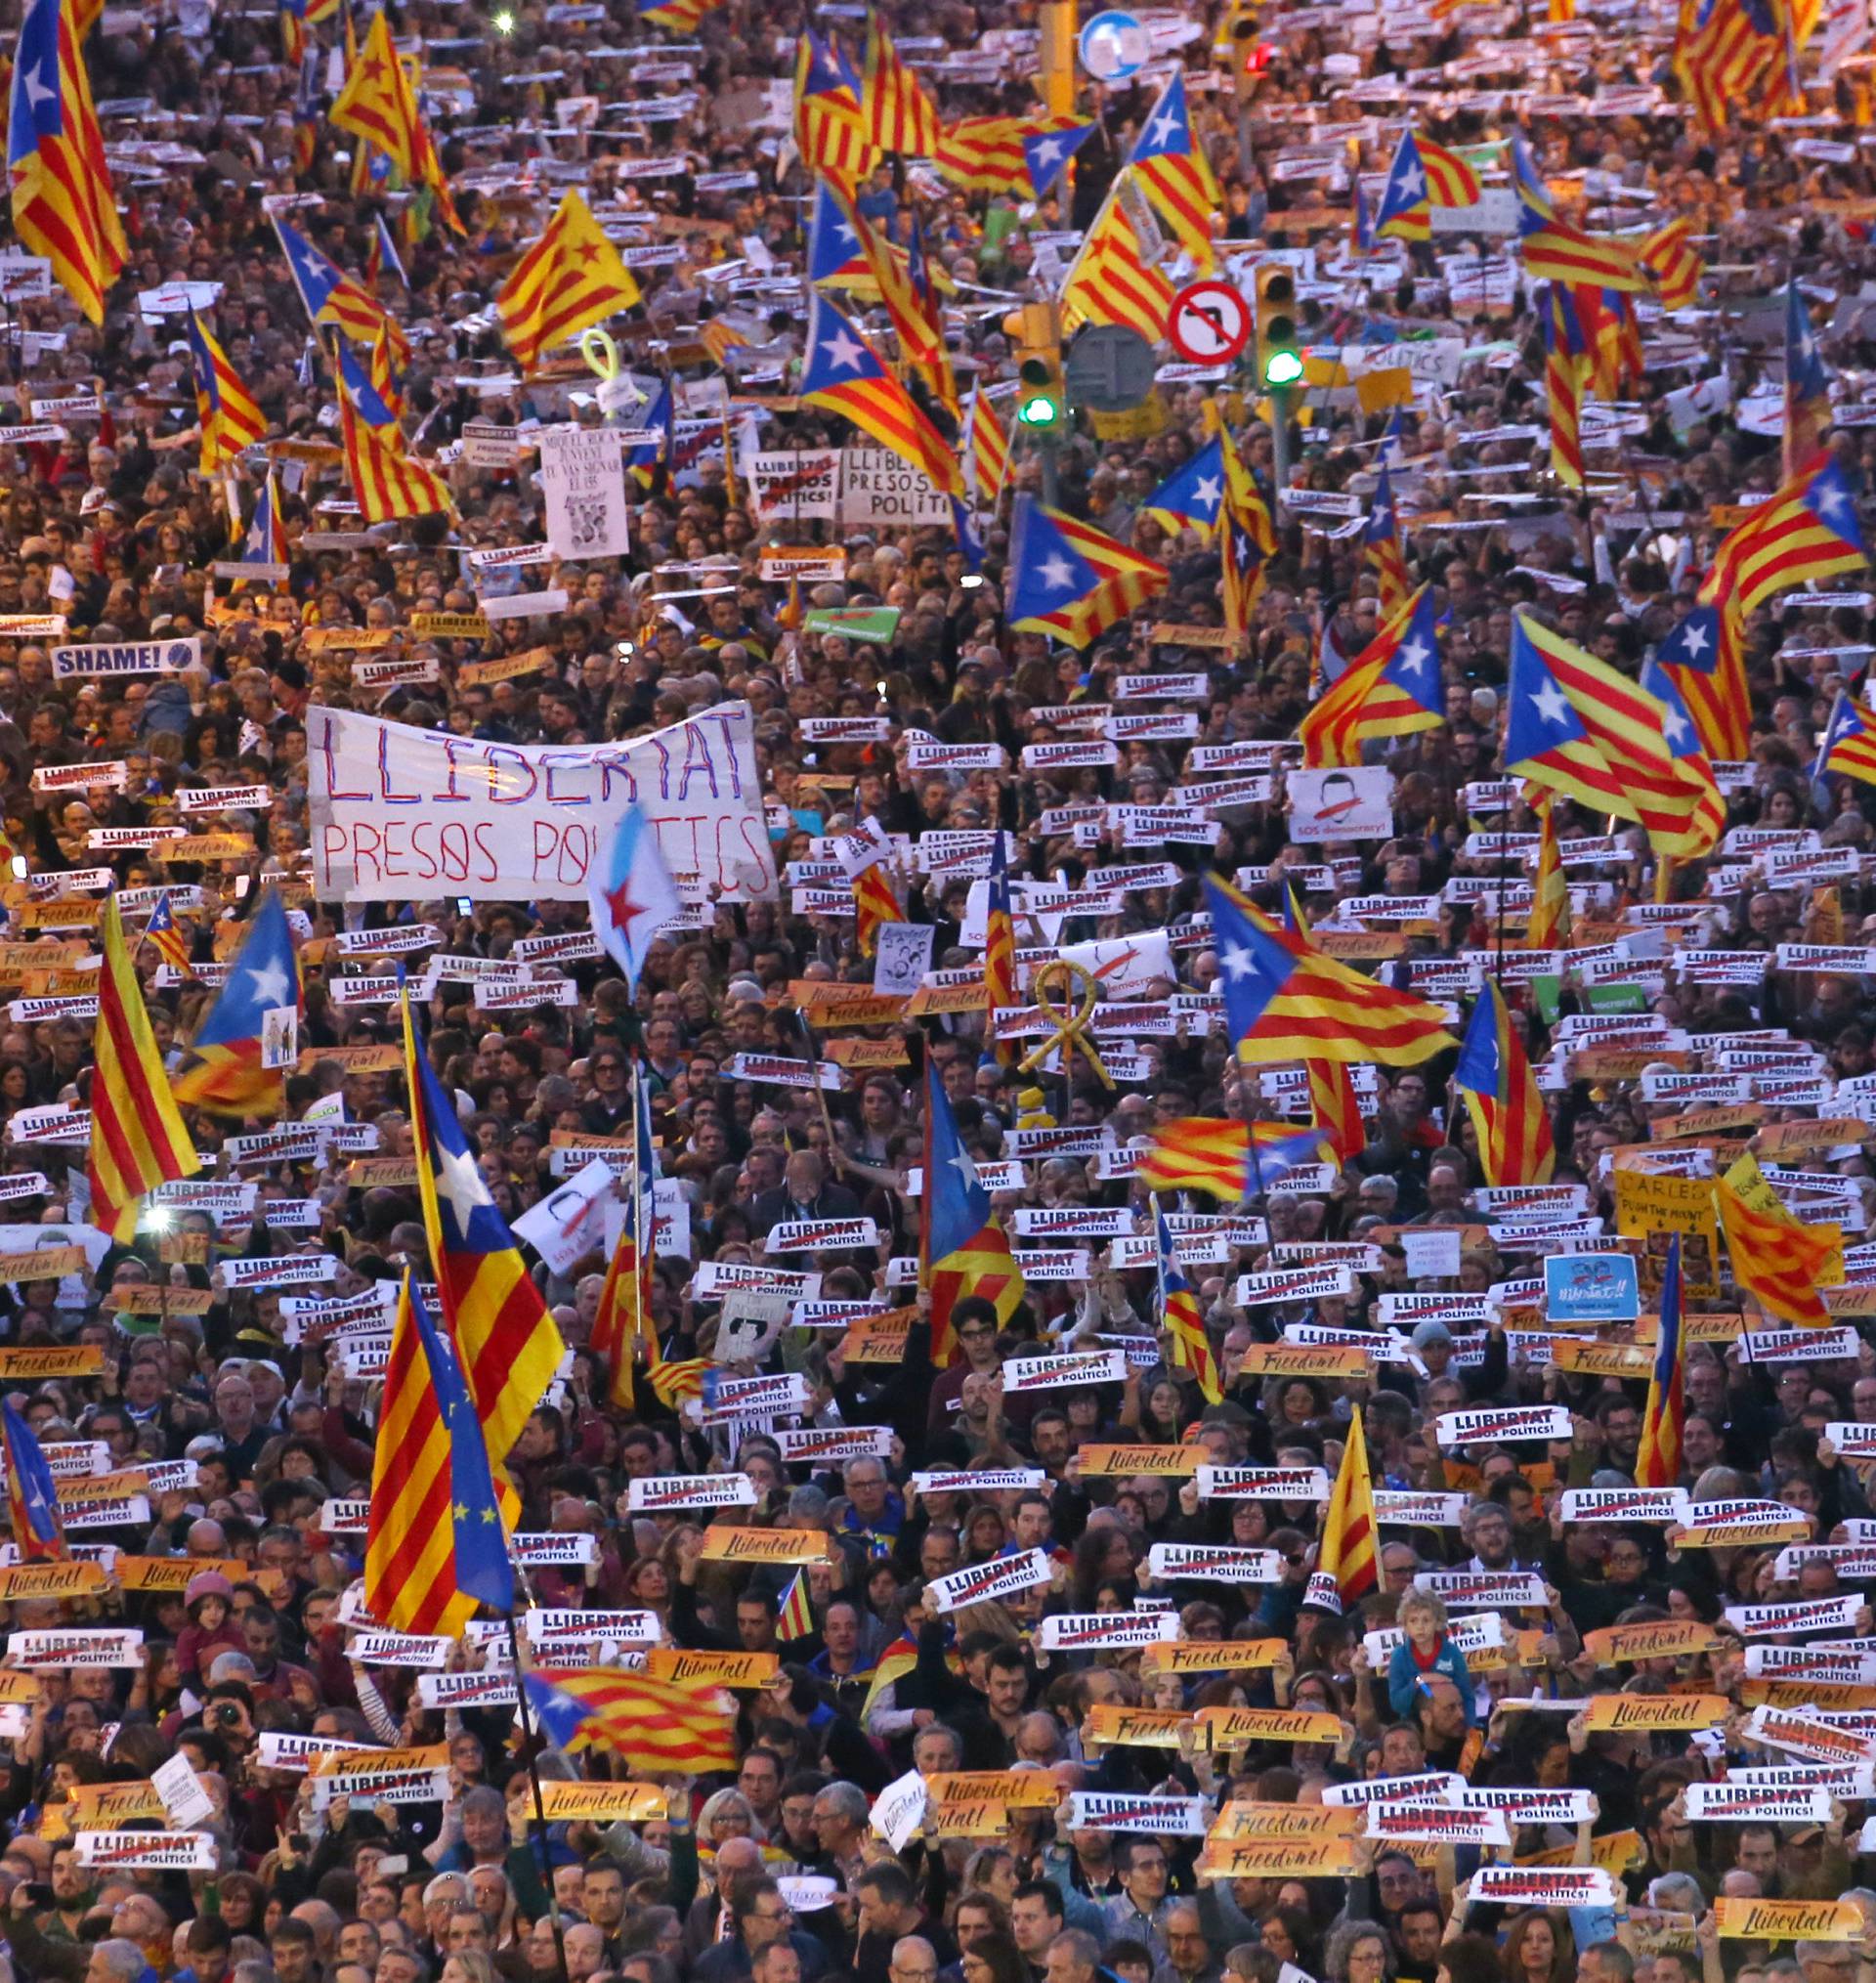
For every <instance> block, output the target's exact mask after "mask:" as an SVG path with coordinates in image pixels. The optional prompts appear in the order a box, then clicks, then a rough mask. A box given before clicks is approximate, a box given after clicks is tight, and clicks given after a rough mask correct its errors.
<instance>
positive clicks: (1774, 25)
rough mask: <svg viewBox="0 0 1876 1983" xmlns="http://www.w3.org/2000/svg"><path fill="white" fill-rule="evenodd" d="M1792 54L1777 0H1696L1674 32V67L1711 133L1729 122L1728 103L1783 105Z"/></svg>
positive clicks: (1771, 107) (1756, 106)
mask: <svg viewBox="0 0 1876 1983" xmlns="http://www.w3.org/2000/svg"><path fill="white" fill-rule="evenodd" d="M1790 60H1791V56H1790V54H1789V44H1788V42H1787V39H1786V29H1785V22H1784V21H1783V19H1782V18H1781V13H1780V9H1779V8H1778V6H1777V5H1776V4H1775V0H1697V4H1696V5H1693V6H1691V7H1687V8H1684V10H1683V18H1682V22H1681V24H1680V25H1679V26H1678V27H1677V29H1676V32H1675V38H1674V57H1673V63H1674V72H1675V74H1676V76H1677V77H1679V79H1680V82H1681V87H1682V89H1683V90H1684V92H1685V93H1686V98H1687V102H1688V103H1689V104H1691V105H1692V106H1693V113H1694V116H1695V118H1696V120H1697V121H1698V123H1699V125H1700V127H1701V129H1702V130H1703V131H1704V132H1706V133H1707V134H1708V135H1709V136H1717V135H1718V134H1719V133H1721V132H1723V131H1724V130H1725V129H1726V128H1727V121H1728V110H1729V107H1730V106H1733V105H1740V106H1744V105H1751V106H1752V108H1754V110H1755V111H1757V110H1762V109H1763V110H1764V111H1776V110H1778V109H1780V108H1783V105H1784V101H1785V89H1784V75H1785V71H1786V66H1787V64H1788V62H1789V61H1790Z"/></svg>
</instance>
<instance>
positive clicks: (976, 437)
mask: <svg viewBox="0 0 1876 1983" xmlns="http://www.w3.org/2000/svg"><path fill="white" fill-rule="evenodd" d="M959 452H960V453H962V455H963V459H964V487H965V489H966V490H967V491H968V492H969V495H970V499H971V501H973V502H974V503H976V504H977V505H978V506H979V507H980V508H983V509H991V508H994V507H995V506H996V502H997V498H998V497H999V496H1002V493H1003V484H1004V483H1005V482H1006V481H1008V479H1009V436H1008V435H1007V434H1006V433H1004V431H1003V427H1002V421H1000V420H999V419H998V417H997V410H996V408H995V407H993V406H992V405H991V404H990V402H989V401H988V400H987V399H986V398H985V397H984V389H983V387H982V386H981V385H980V386H978V387H976V388H975V389H974V390H973V392H972V393H971V396H970V402H969V404H968V406H967V407H966V408H965V409H964V439H963V446H962V448H961V449H960V451H959Z"/></svg>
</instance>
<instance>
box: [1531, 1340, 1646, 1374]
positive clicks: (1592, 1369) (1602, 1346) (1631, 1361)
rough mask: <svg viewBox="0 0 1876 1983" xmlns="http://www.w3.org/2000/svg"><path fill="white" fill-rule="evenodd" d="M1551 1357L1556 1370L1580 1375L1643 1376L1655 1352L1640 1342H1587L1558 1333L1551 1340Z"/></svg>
mask: <svg viewBox="0 0 1876 1983" xmlns="http://www.w3.org/2000/svg"><path fill="white" fill-rule="evenodd" d="M1551 1361H1552V1362H1553V1363H1555V1364H1556V1367H1557V1368H1558V1369H1559V1370H1568V1371H1572V1372H1574V1373H1575V1374H1576V1375H1578V1376H1582V1377H1645V1376H1646V1375H1647V1374H1648V1372H1649V1370H1650V1369H1651V1368H1652V1367H1653V1364H1654V1353H1653V1352H1652V1351H1651V1350H1648V1349H1646V1348H1644V1347H1642V1345H1640V1344H1631V1343H1586V1342H1581V1341H1578V1340H1576V1339H1574V1338H1572V1337H1569V1336H1558V1337H1556V1339H1555V1340H1554V1341H1553V1342H1552V1344H1551Z"/></svg>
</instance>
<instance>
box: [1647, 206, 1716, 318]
mask: <svg viewBox="0 0 1876 1983" xmlns="http://www.w3.org/2000/svg"><path fill="white" fill-rule="evenodd" d="M1642 267H1643V268H1644V269H1645V270H1646V271H1647V272H1648V274H1649V275H1650V276H1652V277H1653V278H1654V289H1655V294H1656V295H1657V296H1658V297H1659V298H1660V300H1661V307H1662V309H1663V310H1670V311H1672V310H1690V309H1692V307H1693V305H1694V303H1695V301H1696V300H1697V299H1698V297H1699V294H1700V278H1701V277H1702V276H1703V275H1704V274H1705V273H1706V265H1705V264H1704V263H1703V262H1702V261H1701V259H1700V251H1699V250H1698V249H1697V248H1696V247H1695V246H1694V245H1693V223H1692V222H1691V221H1690V220H1687V219H1686V218H1685V217H1683V218H1681V219H1679V220H1671V221H1669V222H1668V223H1667V224H1666V225H1665V226H1663V227H1658V228H1656V229H1655V231H1654V232H1653V233H1652V234H1651V235H1649V236H1647V237H1646V238H1645V239H1644V240H1643V241H1642Z"/></svg>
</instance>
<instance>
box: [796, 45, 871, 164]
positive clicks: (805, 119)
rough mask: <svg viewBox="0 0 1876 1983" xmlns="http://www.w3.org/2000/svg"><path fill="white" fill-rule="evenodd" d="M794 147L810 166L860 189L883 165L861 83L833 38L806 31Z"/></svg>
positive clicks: (801, 49) (799, 66)
mask: <svg viewBox="0 0 1876 1983" xmlns="http://www.w3.org/2000/svg"><path fill="white" fill-rule="evenodd" d="M794 147H795V150H796V151H799V152H800V154H801V157H802V160H803V162H804V163H805V164H807V165H808V166H810V167H811V168H813V169H814V170H816V171H819V172H837V173H838V174H839V175H840V176H841V177H842V178H843V179H845V180H846V181H847V182H848V183H849V184H852V185H857V184H858V183H859V182H860V181H861V180H862V179H864V178H865V177H866V175H867V174H868V173H869V172H871V171H872V170H873V168H874V165H876V164H877V163H878V160H879V151H878V148H877V147H876V146H875V145H874V142H873V140H872V138H871V137H870V136H869V135H868V132H867V117H866V112H865V110H863V109H862V108H861V104H860V78H859V77H858V76H857V75H855V74H854V72H853V65H852V64H851V63H850V62H848V60H847V58H846V57H845V56H844V55H843V54H842V53H841V52H840V44H839V43H838V42H837V41H835V40H834V39H833V37H832V36H831V35H830V36H829V37H828V38H827V39H826V40H823V39H822V37H821V36H820V35H818V34H817V33H815V31H814V29H813V28H811V27H810V28H807V29H805V30H804V31H803V33H802V36H801V41H800V46H799V48H798V50H797V51H796V55H795V62H794Z"/></svg>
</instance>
